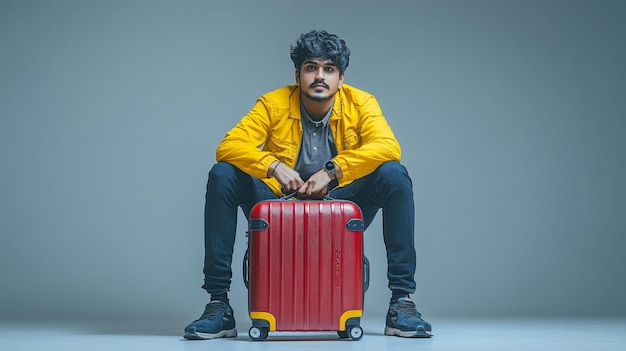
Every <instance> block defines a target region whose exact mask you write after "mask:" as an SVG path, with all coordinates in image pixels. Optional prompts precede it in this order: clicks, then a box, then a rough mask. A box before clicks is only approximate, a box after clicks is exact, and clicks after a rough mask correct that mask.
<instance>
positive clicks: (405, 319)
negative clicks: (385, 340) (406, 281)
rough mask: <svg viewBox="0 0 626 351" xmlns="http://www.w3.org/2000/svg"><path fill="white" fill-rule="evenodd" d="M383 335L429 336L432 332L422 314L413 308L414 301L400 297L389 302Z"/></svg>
mask: <svg viewBox="0 0 626 351" xmlns="http://www.w3.org/2000/svg"><path fill="white" fill-rule="evenodd" d="M385 335H394V336H402V337H405V338H430V337H431V336H432V335H433V334H432V327H431V326H430V323H428V322H426V321H425V320H423V319H422V315H421V314H420V313H419V312H417V309H416V308H415V303H413V301H412V300H411V299H410V298H409V297H401V298H399V299H398V300H397V301H395V302H394V301H393V300H392V301H391V303H390V304H389V311H388V312H387V322H386V326H385Z"/></svg>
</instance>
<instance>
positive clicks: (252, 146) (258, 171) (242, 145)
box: [215, 97, 277, 178]
mask: <svg viewBox="0 0 626 351" xmlns="http://www.w3.org/2000/svg"><path fill="white" fill-rule="evenodd" d="M269 111H271V106H270V102H269V100H267V99H265V98H264V97H261V98H259V99H258V100H257V102H256V104H255V105H254V107H253V108H252V110H250V112H248V113H247V114H246V115H245V116H244V117H243V118H242V119H241V120H240V121H239V123H237V124H236V125H235V126H234V127H233V128H232V129H231V130H230V131H228V132H227V133H226V136H225V137H224V139H223V140H222V142H221V143H220V144H219V145H218V147H217V150H216V151H215V157H216V160H217V161H218V162H228V163H230V164H232V165H234V166H235V167H237V168H239V169H240V170H242V171H244V172H246V173H248V174H250V175H251V176H254V177H257V178H266V177H267V170H268V169H269V166H270V164H271V163H272V162H274V161H275V160H276V159H277V158H276V157H275V156H274V155H273V154H272V153H271V152H269V151H263V150H261V149H260V147H261V146H263V145H264V144H265V143H266V142H267V139H268V134H269V133H268V131H269V129H270V113H269Z"/></svg>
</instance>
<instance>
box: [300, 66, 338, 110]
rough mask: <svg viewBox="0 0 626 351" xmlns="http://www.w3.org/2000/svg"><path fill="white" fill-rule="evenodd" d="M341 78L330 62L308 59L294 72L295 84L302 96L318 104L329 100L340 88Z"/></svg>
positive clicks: (335, 67)
mask: <svg viewBox="0 0 626 351" xmlns="http://www.w3.org/2000/svg"><path fill="white" fill-rule="evenodd" d="M343 77H344V74H343V73H341V74H339V68H338V67H337V66H335V65H334V64H333V63H332V62H331V61H330V60H325V61H320V60H318V59H313V58H308V59H306V60H304V63H302V67H301V68H300V70H296V83H297V84H298V85H300V90H301V92H302V96H304V97H305V98H308V99H310V100H313V101H318V102H321V101H326V100H328V99H331V98H332V97H333V96H334V95H335V93H336V92H337V90H339V88H341V84H343Z"/></svg>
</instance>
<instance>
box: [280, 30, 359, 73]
mask: <svg viewBox="0 0 626 351" xmlns="http://www.w3.org/2000/svg"><path fill="white" fill-rule="evenodd" d="M307 58H316V59H318V60H330V61H331V62H332V63H333V64H334V65H336V66H337V67H338V69H339V73H343V72H345V71H346V69H347V68H348V64H349V63H350V50H349V49H348V47H347V46H346V42H345V41H344V40H343V39H341V38H339V37H338V36H337V35H335V34H330V33H328V32H326V31H325V30H317V29H316V30H312V31H310V32H308V33H303V34H301V35H300V39H299V40H298V42H297V43H296V45H295V46H291V61H293V65H294V66H295V67H296V69H297V70H299V69H301V68H302V64H303V63H304V60H306V59H307Z"/></svg>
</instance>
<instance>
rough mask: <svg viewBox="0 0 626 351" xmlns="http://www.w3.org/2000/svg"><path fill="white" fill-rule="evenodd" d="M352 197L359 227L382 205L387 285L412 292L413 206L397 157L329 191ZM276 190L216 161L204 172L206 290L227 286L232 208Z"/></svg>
mask: <svg viewBox="0 0 626 351" xmlns="http://www.w3.org/2000/svg"><path fill="white" fill-rule="evenodd" d="M329 195H330V196H331V197H332V198H335V199H345V200H350V201H353V202H354V203H356V204H357V205H358V206H359V207H360V208H361V210H362V211H363V219H364V222H365V229H367V227H369V225H370V224H371V223H372V220H373V219H374V216H375V215H376V213H377V212H378V209H381V208H382V210H383V237H384V241H385V247H386V249H387V278H388V280H389V285H388V286H389V288H390V289H393V290H404V291H406V292H408V293H413V292H415V279H414V276H415V266H416V255H415V245H414V223H415V207H414V202H413V184H412V182H411V178H410V177H409V175H408V172H407V170H406V168H405V167H404V166H402V165H401V164H400V163H398V162H395V161H392V162H387V163H384V164H382V165H381V166H380V167H378V169H376V171H374V172H373V173H371V174H369V175H367V176H365V177H363V178H360V179H357V180H355V181H354V182H352V183H351V184H349V185H347V186H345V187H341V188H336V189H334V190H332V191H331V192H330V194H329ZM276 198H277V196H276V195H275V194H274V193H273V192H272V191H271V190H270V189H269V188H268V187H267V185H265V183H263V182H262V181H261V180H259V179H257V178H255V177H252V176H250V175H248V174H246V173H244V172H242V171H241V170H239V169H238V168H236V167H235V166H233V165H231V164H229V163H225V162H218V163H216V164H215V165H214V166H213V168H212V169H211V171H210V172H209V180H208V182H207V191H206V205H205V209H204V245H205V246H204V247H205V258H204V285H203V286H202V288H203V289H205V290H206V291H207V292H208V293H210V294H221V293H224V292H226V291H228V290H229V289H230V283H231V279H232V270H231V264H232V258H233V248H234V244H235V233H236V231H237V211H238V208H239V207H241V209H242V210H243V213H244V214H245V215H246V218H248V215H249V213H250V210H251V209H252V207H253V206H254V205H255V204H256V203H257V202H259V201H262V200H267V199H276Z"/></svg>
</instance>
